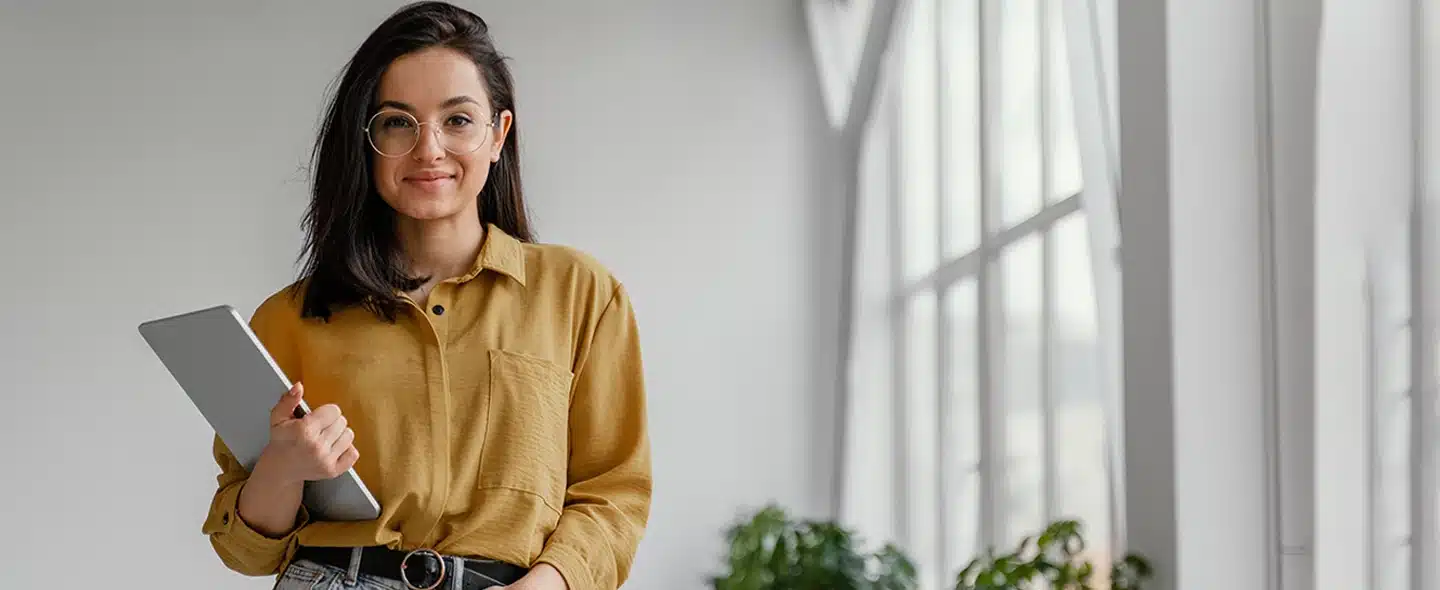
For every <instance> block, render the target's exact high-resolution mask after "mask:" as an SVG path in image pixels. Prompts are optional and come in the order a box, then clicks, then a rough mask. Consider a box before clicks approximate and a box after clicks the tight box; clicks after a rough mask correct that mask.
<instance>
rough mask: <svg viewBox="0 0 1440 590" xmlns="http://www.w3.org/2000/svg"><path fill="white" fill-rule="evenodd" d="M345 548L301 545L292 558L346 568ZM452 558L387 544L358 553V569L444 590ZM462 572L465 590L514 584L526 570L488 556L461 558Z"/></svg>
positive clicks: (413, 585)
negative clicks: (462, 563) (486, 557)
mask: <svg viewBox="0 0 1440 590" xmlns="http://www.w3.org/2000/svg"><path fill="white" fill-rule="evenodd" d="M350 552H351V549H350V548H349V547H309V546H302V547H300V548H299V549H298V550H296V552H295V559H296V560H302V559H303V560H307V561H313V562H315V563H319V564H323V565H328V566H332V567H337V568H340V569H343V570H348V569H350ZM453 560H454V558H453V557H442V556H441V555H440V554H438V553H436V552H434V551H429V550H425V549H421V550H418V551H398V550H395V549H390V548H388V547H365V548H364V549H362V550H361V554H360V572H359V573H361V574H364V575H367V576H376V577H381V578H387V579H391V580H396V581H398V582H401V583H403V584H405V585H406V587H408V588H418V589H426V588H433V589H435V590H448V589H449V588H450V584H451V580H452V579H453V577H454V575H455V569H456V568H455V563H454V561H453ZM463 561H464V566H465V567H464V570H465V573H464V574H463V575H462V580H461V582H462V583H461V587H463V588H464V589H465V590H481V589H483V588H490V587H493V586H498V585H509V584H514V583H515V582H517V581H519V580H520V578H521V577H523V576H524V575H525V574H526V572H527V571H528V570H526V569H525V568H523V567H520V566H518V565H514V564H510V563H505V562H503V561H492V560H488V559H464V560H463Z"/></svg>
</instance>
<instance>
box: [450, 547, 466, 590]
mask: <svg viewBox="0 0 1440 590" xmlns="http://www.w3.org/2000/svg"><path fill="white" fill-rule="evenodd" d="M452 559H454V560H455V567H454V568H453V569H452V570H451V571H453V572H455V573H453V574H451V578H450V590H465V558H463V557H460V556H458V555H457V556H454V557H453V558H452Z"/></svg>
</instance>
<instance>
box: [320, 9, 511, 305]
mask: <svg viewBox="0 0 1440 590" xmlns="http://www.w3.org/2000/svg"><path fill="white" fill-rule="evenodd" d="M432 47H447V48H450V49H454V50H457V51H459V52H461V53H463V54H465V55H468V56H470V58H471V59H472V60H473V61H474V62H475V65H476V67H477V68H479V71H480V75H481V76H482V77H483V78H484V82H485V86H486V90H487V91H488V92H489V94H490V104H491V108H492V109H493V111H494V112H495V113H500V112H502V111H505V110H509V111H510V112H511V113H514V112H515V92H514V83H513V81H512V79H511V77H510V70H509V68H507V67H506V65H505V61H506V58H505V57H504V56H503V55H501V54H500V53H499V52H498V51H496V49H495V45H494V43H493V42H492V41H491V39H490V33H489V28H488V26H487V25H486V24H485V21H484V20H482V19H481V18H480V17H479V16H476V15H475V14H474V13H471V12H470V11H467V10H465V9H462V8H459V7H456V6H453V5H450V4H447V3H444V2H417V3H415V4H410V5H407V6H405V7H403V8H401V9H400V10H398V11H396V12H395V13H394V14H393V15H391V16H390V18H388V19H386V20H385V22H383V23H381V24H380V26H379V27H377V28H376V29H375V31H374V32H372V33H371V34H370V36H369V37H368V38H367V39H365V42H364V43H362V44H361V45H360V48H359V49H358V50H356V52H355V55H354V56H353V57H351V58H350V61H349V63H348V64H346V66H345V70H344V72H343V74H342V76H341V78H340V80H339V84H338V85H337V86H336V87H335V89H334V95H333V97H332V99H331V102H330V105H329V108H328V109H327V111H326V114H325V120H324V122H323V124H322V127H321V129H320V133H319V136H318V137H317V138H316V141H315V149H314V152H313V154H312V159H313V162H312V165H313V170H314V178H313V183H314V184H313V186H312V188H311V199H310V206H309V208H308V210H307V211H306V213H305V218H304V223H303V227H304V229H305V234H306V235H305V248H304V251H303V252H302V257H303V258H304V259H305V263H304V268H303V270H302V271H301V275H302V277H304V279H305V280H303V281H301V282H299V283H297V286H299V285H304V297H305V300H304V303H303V305H302V312H301V315H302V316H304V317H319V318H327V319H328V318H329V317H330V314H331V313H332V312H333V311H335V310H336V309H337V308H341V307H345V306H350V305H362V306H364V307H365V308H367V309H369V310H370V311H372V312H374V313H376V314H377V315H379V316H381V317H384V318H385V319H387V320H390V321H394V319H395V317H396V315H397V314H398V312H399V310H400V307H401V305H402V300H401V299H400V298H399V296H397V295H396V291H397V290H399V291H408V290H411V289H414V288H416V287H418V286H419V285H420V284H421V283H423V282H424V280H425V279H424V278H422V277H414V276H411V275H410V272H409V269H408V268H407V264H406V263H405V259H404V256H403V255H402V252H401V250H400V241H399V237H398V236H397V235H396V234H395V211H394V209H391V208H390V206H389V204H387V203H386V202H385V201H384V200H382V199H381V198H380V195H379V193H378V192H376V190H375V184H374V181H373V180H372V176H371V169H370V166H371V164H372V160H373V158H374V153H373V152H372V151H371V148H370V145H369V143H368V142H367V141H366V139H365V134H364V131H363V127H364V126H365V123H366V121H367V120H368V119H369V118H370V116H371V115H372V114H373V113H374V110H375V109H376V104H375V103H376V100H377V92H378V89H379V86H380V77H381V75H382V74H384V73H385V70H386V68H388V67H389V65H390V63H391V62H393V61H395V60H396V59H397V58H399V57H401V56H404V55H406V54H409V53H413V52H415V51H419V50H422V49H428V48H432ZM516 119H518V117H516ZM519 145H520V126H519V124H518V122H515V123H512V125H511V128H510V132H509V134H508V135H507V136H506V139H505V145H504V146H503V147H502V149H501V151H500V161H499V162H496V163H493V164H491V167H490V175H489V178H488V179H487V180H486V182H485V188H483V189H481V191H480V196H479V210H480V222H481V223H493V224H495V226H496V227H499V228H500V229H501V230H503V231H504V232H505V233H508V234H510V235H511V236H514V237H516V238H518V239H520V240H521V241H525V242H530V241H533V240H534V237H533V236H532V235H531V229H530V220H529V214H528V212H527V210H526V207H525V199H524V195H523V193H522V192H521V187H520V150H519Z"/></svg>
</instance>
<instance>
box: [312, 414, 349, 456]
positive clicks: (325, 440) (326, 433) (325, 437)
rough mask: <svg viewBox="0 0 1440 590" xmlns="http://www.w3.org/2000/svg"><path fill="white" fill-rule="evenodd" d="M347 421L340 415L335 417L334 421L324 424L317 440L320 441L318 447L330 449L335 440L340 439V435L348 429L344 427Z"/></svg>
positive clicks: (347, 423)
mask: <svg viewBox="0 0 1440 590" xmlns="http://www.w3.org/2000/svg"><path fill="white" fill-rule="evenodd" d="M349 422H350V421H349V420H347V419H345V417H344V416H340V417H338V418H336V419H335V421H334V422H331V423H330V425H329V426H326V427H325V429H324V430H321V431H320V438H319V440H318V441H317V442H319V443H320V448H322V449H325V450H330V449H331V448H332V447H334V446H335V444H336V441H339V440H340V437H341V435H344V434H345V431H346V430H349V429H348V428H346V426H347V425H349Z"/></svg>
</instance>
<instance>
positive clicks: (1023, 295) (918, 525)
mask: <svg viewBox="0 0 1440 590" xmlns="http://www.w3.org/2000/svg"><path fill="white" fill-rule="evenodd" d="M1113 11H1114V2H1113V0H1109V1H1085V2H1068V1H1062V0H1003V1H1002V0H944V1H940V0H913V1H908V2H901V3H900V10H899V12H898V13H897V15H896V17H895V23H894V29H893V33H892V35H891V36H890V42H889V44H888V47H886V48H885V57H884V59H883V60H881V62H880V63H881V71H880V73H879V75H878V76H876V84H877V85H878V86H877V88H876V99H875V101H874V104H873V105H872V108H871V109H870V110H869V111H867V112H865V113H863V114H858V113H855V112H853V111H852V112H850V113H849V117H855V116H857V115H860V116H862V119H861V120H862V121H863V129H859V130H857V131H859V132H858V133H856V134H855V137H856V138H857V141H860V142H861V143H860V145H859V148H860V149H858V150H856V153H857V154H858V159H857V161H856V162H855V163H854V165H855V167H856V172H857V176H856V178H857V182H858V186H857V187H856V188H857V195H858V198H857V199H856V201H855V203H854V207H855V210H854V211H853V215H854V219H855V224H854V227H853V231H852V233H851V235H850V236H849V239H850V240H851V241H852V247H853V257H852V258H851V260H850V261H849V263H850V265H851V275H850V276H851V279H852V280H851V284H850V285H848V288H849V289H850V290H851V292H850V298H849V301H850V306H849V309H847V310H845V311H846V313H848V316H847V318H846V319H845V321H846V322H847V323H848V325H849V327H850V329H849V331H848V333H849V335H850V339H849V341H848V343H847V345H848V351H849V353H848V355H847V360H848V362H847V363H846V364H845V366H844V367H843V370H844V375H843V382H844V389H845V391H846V392H847V395H846V396H845V399H846V400H847V407H845V408H844V409H843V411H844V412H845V418H844V420H843V421H842V422H843V424H844V425H845V428H844V432H845V436H843V437H842V439H841V440H842V442H841V445H842V448H840V449H839V456H840V457H841V461H842V463H841V465H839V466H838V467H839V471H840V472H841V473H842V474H843V478H842V481H841V482H840V490H839V491H840V492H841V493H840V499H841V501H840V505H839V506H838V508H837V509H838V512H839V517H840V518H841V520H842V521H843V522H844V523H845V524H847V525H849V526H852V527H854V528H855V529H857V530H858V531H859V532H860V533H861V534H862V535H863V536H864V537H865V538H866V539H868V540H869V541H871V542H876V543H878V542H883V541H887V540H895V541H899V542H900V543H901V544H902V545H903V546H904V547H906V548H907V550H908V551H909V552H910V554H911V555H912V556H913V557H914V558H915V559H916V560H917V562H918V564H919V566H920V568H921V573H922V580H923V585H922V587H925V588H942V587H948V586H949V585H951V584H952V583H953V577H954V575H955V573H956V572H958V570H959V569H960V568H961V567H963V566H964V564H965V563H966V562H968V561H969V560H970V559H971V558H972V557H974V556H976V555H977V554H979V553H981V552H983V551H984V550H985V548H986V547H987V546H995V547H997V548H1001V549H1004V548H1008V547H1010V546H1013V544H1014V543H1016V542H1018V541H1019V540H1020V538H1021V537H1022V536H1025V535H1028V534H1032V533H1036V532H1039V531H1040V530H1041V529H1043V528H1044V526H1045V525H1046V524H1047V523H1049V522H1051V521H1053V520H1058V519H1065V518H1074V519H1078V520H1080V521H1081V522H1082V524H1083V526H1084V529H1085V531H1086V533H1087V536H1088V538H1089V540H1090V548H1091V550H1092V551H1093V552H1094V556H1095V557H1097V558H1098V559H1100V560H1102V561H1103V560H1106V559H1108V558H1109V557H1110V550H1111V548H1112V547H1114V546H1115V545H1114V542H1113V540H1114V537H1115V536H1116V533H1118V530H1119V529H1118V527H1117V526H1116V523H1117V522H1118V521H1119V520H1120V519H1119V516H1120V515H1119V514H1118V510H1117V509H1116V507H1117V506H1119V505H1121V504H1120V503H1119V502H1118V501H1117V493H1118V489H1117V486H1116V482H1117V481H1120V479H1119V478H1117V477H1116V469H1117V467H1118V465H1117V463H1118V461H1117V459H1118V458H1119V453H1118V450H1117V449H1118V444H1119V439H1118V428H1117V424H1116V423H1115V420H1113V419H1112V418H1111V416H1113V415H1116V413H1117V409H1118V399H1119V398H1118V373H1119V372H1118V358H1117V356H1116V354H1117V351H1118V345H1117V338H1118V332H1119V330H1118V328H1119V326H1118V321H1119V314H1118V310H1119V305H1118V301H1116V297H1117V296H1118V289H1117V285H1118V272H1119V270H1118V268H1116V266H1115V257H1114V255H1113V251H1114V248H1115V244H1116V242H1117V239H1116V236H1115V235H1114V232H1115V227H1116V223H1115V216H1116V214H1117V213H1116V211H1115V207H1114V198H1113V194H1114V190H1115V187H1114V172H1115V165H1114V161H1113V140H1112V139H1111V138H1112V137H1113V131H1114V119H1113V114H1112V113H1113V110H1112V106H1111V101H1110V100H1109V98H1108V97H1109V96H1111V95H1113V75H1111V74H1109V72H1113V67H1109V66H1107V63H1113V55H1114V53H1113V42H1111V41H1109V40H1107V39H1106V38H1105V34H1106V32H1107V31H1106V30H1105V29H1104V28H1103V26H1104V25H1103V24H1102V23H1107V22H1108V23H1113V22H1114V12H1113ZM820 20H821V19H815V18H812V19H811V24H812V26H816V25H817V24H818V23H819V22H820ZM1111 39H1113V37H1111ZM834 102H841V101H832V103H834Z"/></svg>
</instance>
